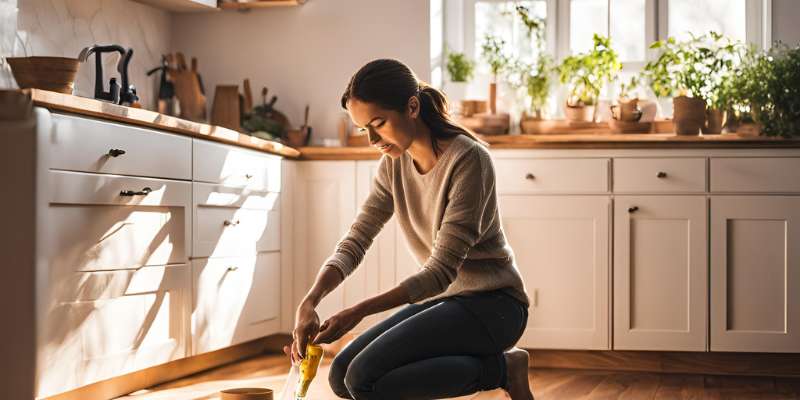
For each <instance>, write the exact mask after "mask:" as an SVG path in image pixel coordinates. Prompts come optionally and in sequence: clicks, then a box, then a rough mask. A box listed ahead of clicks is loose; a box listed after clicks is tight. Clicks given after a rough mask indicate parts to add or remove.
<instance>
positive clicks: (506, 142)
mask: <svg viewBox="0 0 800 400" xmlns="http://www.w3.org/2000/svg"><path fill="white" fill-rule="evenodd" d="M26 91H28V92H29V93H30V94H31V97H32V100H33V102H34V104H36V105H38V106H42V107H45V108H49V109H53V110H59V111H65V112H70V113H75V114H81V115H87V116H91V117H96V118H102V119H106V120H111V121H117V122H122V123H127V124H131V125H138V126H144V127H149V128H155V129H161V130H164V131H169V132H173V133H178V134H183V135H187V136H192V137H197V138H201V139H207V140H213V141H216V142H221V143H227V144H232V145H237V146H241V147H247V148H251V149H255V150H261V151H264V152H267V153H272V154H277V155H280V156H284V157H291V158H299V159H300V160H377V159H379V158H380V157H381V153H380V152H379V151H378V150H377V149H375V148H373V147H371V146H365V147H320V146H313V147H300V148H299V149H294V148H292V147H289V146H286V145H284V144H281V143H278V142H273V141H269V140H263V139H259V138H256V137H252V136H249V135H245V134H243V133H240V132H236V131H234V130H231V129H227V128H223V127H220V126H214V125H208V124H203V123H198V122H192V121H187V120H184V119H180V118H176V117H171V116H168V115H163V114H159V113H157V112H154V111H148V110H144V109H140V108H131V107H124V106H120V105H116V104H111V103H108V102H104V101H99V100H94V99H89V98H84V97H78V96H72V95H67V94H61V93H56V92H50V91H45V90H39V89H28V90H26ZM479 136H480V137H481V138H482V139H483V140H485V141H486V142H488V143H489V146H490V148H491V149H623V148H624V149H635V148H737V147H757V148H776V147H784V148H785V147H800V137H798V138H792V139H784V138H774V137H766V136H740V135H735V134H733V135H708V136H678V135H675V134H668V133H647V134H605V133H604V134H559V135H479ZM298 150H299V151H298Z"/></svg>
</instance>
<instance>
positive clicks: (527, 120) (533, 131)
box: [519, 112, 555, 135]
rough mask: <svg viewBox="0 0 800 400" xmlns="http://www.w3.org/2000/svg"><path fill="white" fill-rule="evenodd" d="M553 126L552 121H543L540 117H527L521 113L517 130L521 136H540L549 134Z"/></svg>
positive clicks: (526, 114)
mask: <svg viewBox="0 0 800 400" xmlns="http://www.w3.org/2000/svg"><path fill="white" fill-rule="evenodd" d="M554 126H555V122H554V121H552V120H547V119H543V118H542V117H541V116H535V115H533V116H532V115H529V114H528V113H525V112H523V113H522V116H521V117H520V119H519V130H520V132H521V133H522V134H523V135H541V134H545V133H550V131H552V130H553V128H554Z"/></svg>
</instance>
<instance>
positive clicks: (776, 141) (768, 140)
mask: <svg viewBox="0 0 800 400" xmlns="http://www.w3.org/2000/svg"><path fill="white" fill-rule="evenodd" d="M478 136H480V137H481V138H482V139H483V140H484V141H486V142H487V143H489V148H490V149H636V148H640V149H666V148H737V147H757V148H776V147H781V148H791V147H800V137H798V138H792V139H784V138H775V137H767V136H741V135H735V134H726V135H707V136H678V135H675V134H672V133H645V134H567V135H478ZM299 150H300V159H301V160H377V159H379V158H380V157H381V153H380V152H379V151H378V150H377V149H375V148H372V147H300V148H299Z"/></svg>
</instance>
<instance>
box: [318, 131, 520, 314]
mask: <svg viewBox="0 0 800 400" xmlns="http://www.w3.org/2000/svg"><path fill="white" fill-rule="evenodd" d="M392 214H394V215H395V216H396V217H397V222H398V223H399V224H400V227H401V229H402V231H403V233H404V234H405V237H406V240H407V241H408V245H409V246H408V247H409V249H410V250H411V251H412V253H413V255H414V256H415V257H416V259H417V261H418V262H419V264H420V266H421V267H420V269H419V271H418V272H417V273H415V274H414V275H411V276H409V277H408V278H406V279H405V280H404V281H402V282H401V283H400V285H402V286H404V287H405V288H406V289H407V290H408V293H409V296H410V297H411V302H412V303H418V302H421V301H422V300H426V301H427V300H433V299H437V298H442V297H448V296H452V295H456V294H468V293H474V292H481V291H488V290H494V289H503V290H504V291H506V292H507V293H508V294H510V295H512V296H513V297H515V298H517V299H519V300H520V301H522V302H523V303H525V305H529V304H530V302H529V300H528V296H527V293H526V291H525V285H524V283H523V282H522V278H521V277H520V274H519V271H518V269H517V266H516V263H515V260H514V252H513V251H512V250H511V247H510V246H509V245H508V243H507V242H506V237H505V234H504V233H503V229H502V226H501V221H500V213H499V210H498V207H497V192H496V190H495V175H494V166H493V165H492V159H491V157H490V154H489V151H488V150H487V149H486V148H485V147H484V146H483V145H481V144H480V143H478V142H476V141H474V140H472V138H470V137H468V136H466V135H459V136H456V137H455V138H454V139H453V140H452V141H451V143H450V145H448V146H447V147H446V148H445V150H444V152H443V153H442V154H441V155H440V157H439V160H437V161H436V164H434V167H433V168H432V169H431V170H430V171H428V172H427V173H425V174H421V173H420V172H419V171H418V170H417V168H416V167H415V166H414V162H413V159H412V158H411V156H410V155H409V154H408V153H407V152H405V153H403V155H402V156H401V157H398V158H397V159H392V158H391V157H389V156H388V155H384V156H383V158H381V160H380V163H379V165H378V172H377V175H376V176H375V179H374V182H373V186H372V191H371V192H370V194H369V197H367V200H366V201H365V202H364V204H363V205H362V207H361V210H360V212H359V213H358V216H357V217H356V219H355V222H354V223H353V224H352V225H351V227H350V229H349V231H348V232H347V233H346V234H345V236H344V237H343V238H342V239H341V240H339V242H338V243H337V245H336V251H335V252H334V254H333V255H331V256H330V257H329V258H328V259H327V260H326V261H325V264H324V266H331V267H334V268H337V269H338V270H339V271H340V272H341V273H342V276H343V277H344V278H346V277H347V276H348V275H350V274H351V273H352V272H353V271H354V270H355V269H356V267H357V266H358V265H359V264H360V263H361V261H362V259H363V258H364V253H365V252H366V251H367V249H368V248H369V246H370V245H371V244H372V241H373V239H374V238H375V236H376V235H377V234H378V232H379V231H380V230H381V228H383V225H384V224H385V223H386V221H388V220H389V218H391V216H392Z"/></svg>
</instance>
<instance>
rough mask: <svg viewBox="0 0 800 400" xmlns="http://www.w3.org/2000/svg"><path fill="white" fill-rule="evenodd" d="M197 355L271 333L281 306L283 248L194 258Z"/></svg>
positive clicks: (194, 320)
mask: <svg viewBox="0 0 800 400" xmlns="http://www.w3.org/2000/svg"><path fill="white" fill-rule="evenodd" d="M192 276H193V280H194V288H195V301H194V304H193V306H192V310H194V311H193V312H192V327H193V328H192V330H193V331H192V338H193V340H192V342H193V344H194V352H193V354H200V353H204V352H208V351H211V350H216V349H219V348H222V347H227V346H231V345H234V344H237V343H241V342H244V341H247V340H251V339H255V338H258V337H262V336H267V335H269V334H271V333H273V332H271V331H270V330H269V329H267V328H268V326H269V324H270V323H272V322H274V321H277V319H278V316H279V310H280V298H281V297H280V287H281V286H280V253H277V252H273V253H262V254H259V255H258V256H257V257H256V256H253V257H232V258H207V259H197V260H193V261H192Z"/></svg>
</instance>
